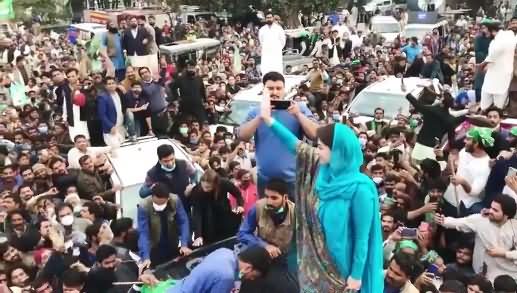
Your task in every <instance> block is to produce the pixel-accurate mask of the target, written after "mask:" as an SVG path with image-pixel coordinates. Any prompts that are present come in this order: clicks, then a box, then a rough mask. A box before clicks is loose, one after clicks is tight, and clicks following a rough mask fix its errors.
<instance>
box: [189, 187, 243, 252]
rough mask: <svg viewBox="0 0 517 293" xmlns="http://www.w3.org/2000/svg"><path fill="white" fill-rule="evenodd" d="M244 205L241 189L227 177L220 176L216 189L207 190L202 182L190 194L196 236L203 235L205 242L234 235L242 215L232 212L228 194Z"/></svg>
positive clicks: (240, 204)
mask: <svg viewBox="0 0 517 293" xmlns="http://www.w3.org/2000/svg"><path fill="white" fill-rule="evenodd" d="M229 195H231V196H233V197H234V198H235V199H236V200H237V205H238V206H243V204H244V201H243V199H242V195H241V192H240V191H239V189H238V188H237V187H236V186H235V185H234V184H233V183H231V182H230V181H229V180H227V179H223V178H220V179H219V184H218V186H217V187H216V190H214V191H212V192H205V191H203V189H202V188H201V183H200V184H198V185H196V186H195V187H194V188H193V189H192V192H191V194H190V197H191V200H192V207H193V210H192V222H193V227H194V229H193V230H194V233H195V238H198V237H203V242H204V243H205V244H209V243H213V242H216V241H219V240H223V239H226V238H228V237H231V236H234V235H235V234H236V233H237V229H238V227H239V224H240V218H241V215H236V214H234V213H233V212H232V209H231V206H230V201H229V200H228V196H229Z"/></svg>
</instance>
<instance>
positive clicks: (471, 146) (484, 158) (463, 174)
mask: <svg viewBox="0 0 517 293" xmlns="http://www.w3.org/2000/svg"><path fill="white" fill-rule="evenodd" d="M471 133H473V134H475V135H476V136H475V137H471ZM482 143H483V142H482V141H481V138H480V137H478V136H477V132H475V130H474V129H472V130H471V131H470V132H469V133H467V141H466V145H465V148H464V149H462V150H461V151H460V153H459V158H458V170H457V171H456V176H454V177H453V178H452V179H451V183H450V184H449V186H448V187H447V190H446V191H445V193H444V198H445V200H446V201H447V202H448V203H449V204H450V205H452V206H454V207H456V208H460V211H461V214H462V215H470V214H472V213H476V212H479V211H480V210H481V208H482V204H481V201H482V199H483V195H484V190H485V185H486V182H487V180H488V176H489V175H490V165H489V161H490V157H489V156H488V155H487V153H486V151H485V150H484V148H482V147H481V144H482ZM492 144H493V142H492ZM485 147H488V145H487V146H485Z"/></svg>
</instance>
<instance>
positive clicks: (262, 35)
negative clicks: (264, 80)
mask: <svg viewBox="0 0 517 293" xmlns="http://www.w3.org/2000/svg"><path fill="white" fill-rule="evenodd" d="M259 42H260V46H261V48H262V51H261V54H260V56H261V57H262V58H261V63H260V71H261V73H262V76H264V75H265V74H267V73H269V72H273V71H274V72H280V73H283V72H284V66H283V60H282V49H283V48H284V46H285V32H284V29H283V28H282V27H281V26H280V25H279V24H278V23H276V22H275V19H274V17H273V14H272V13H271V12H268V13H266V24H265V25H264V26H263V27H261V28H260V30H259Z"/></svg>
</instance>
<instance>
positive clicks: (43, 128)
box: [38, 126, 48, 134]
mask: <svg viewBox="0 0 517 293" xmlns="http://www.w3.org/2000/svg"><path fill="white" fill-rule="evenodd" d="M38 131H39V133H43V134H45V133H47V132H48V127H47V126H41V127H38Z"/></svg>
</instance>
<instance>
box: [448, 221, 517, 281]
mask: <svg viewBox="0 0 517 293" xmlns="http://www.w3.org/2000/svg"><path fill="white" fill-rule="evenodd" d="M443 226H444V227H445V228H450V229H456V230H458V231H461V232H465V233H469V232H475V233H476V239H475V243H474V254H473V256H472V268H473V269H474V271H475V272H476V273H481V272H482V271H483V263H485V264H486V265H487V276H486V277H487V279H488V280H490V281H492V282H493V281H494V279H495V278H496V277H497V276H499V275H510V276H511V277H512V278H514V279H516V278H517V264H516V262H515V260H516V259H517V257H516V256H517V251H515V250H513V251H511V252H509V253H507V255H506V258H504V257H491V256H489V255H488V254H487V253H486V250H487V249H489V248H493V247H499V248H503V249H505V250H507V251H510V250H512V249H515V246H516V244H517V242H516V240H517V239H516V234H515V233H517V220H508V221H507V222H506V223H504V224H503V225H502V226H499V225H498V224H496V223H493V222H491V221H490V220H489V219H488V217H483V216H482V215H481V214H474V215H471V216H468V217H465V218H459V219H456V218H450V217H446V218H445V221H444V224H443Z"/></svg>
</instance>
